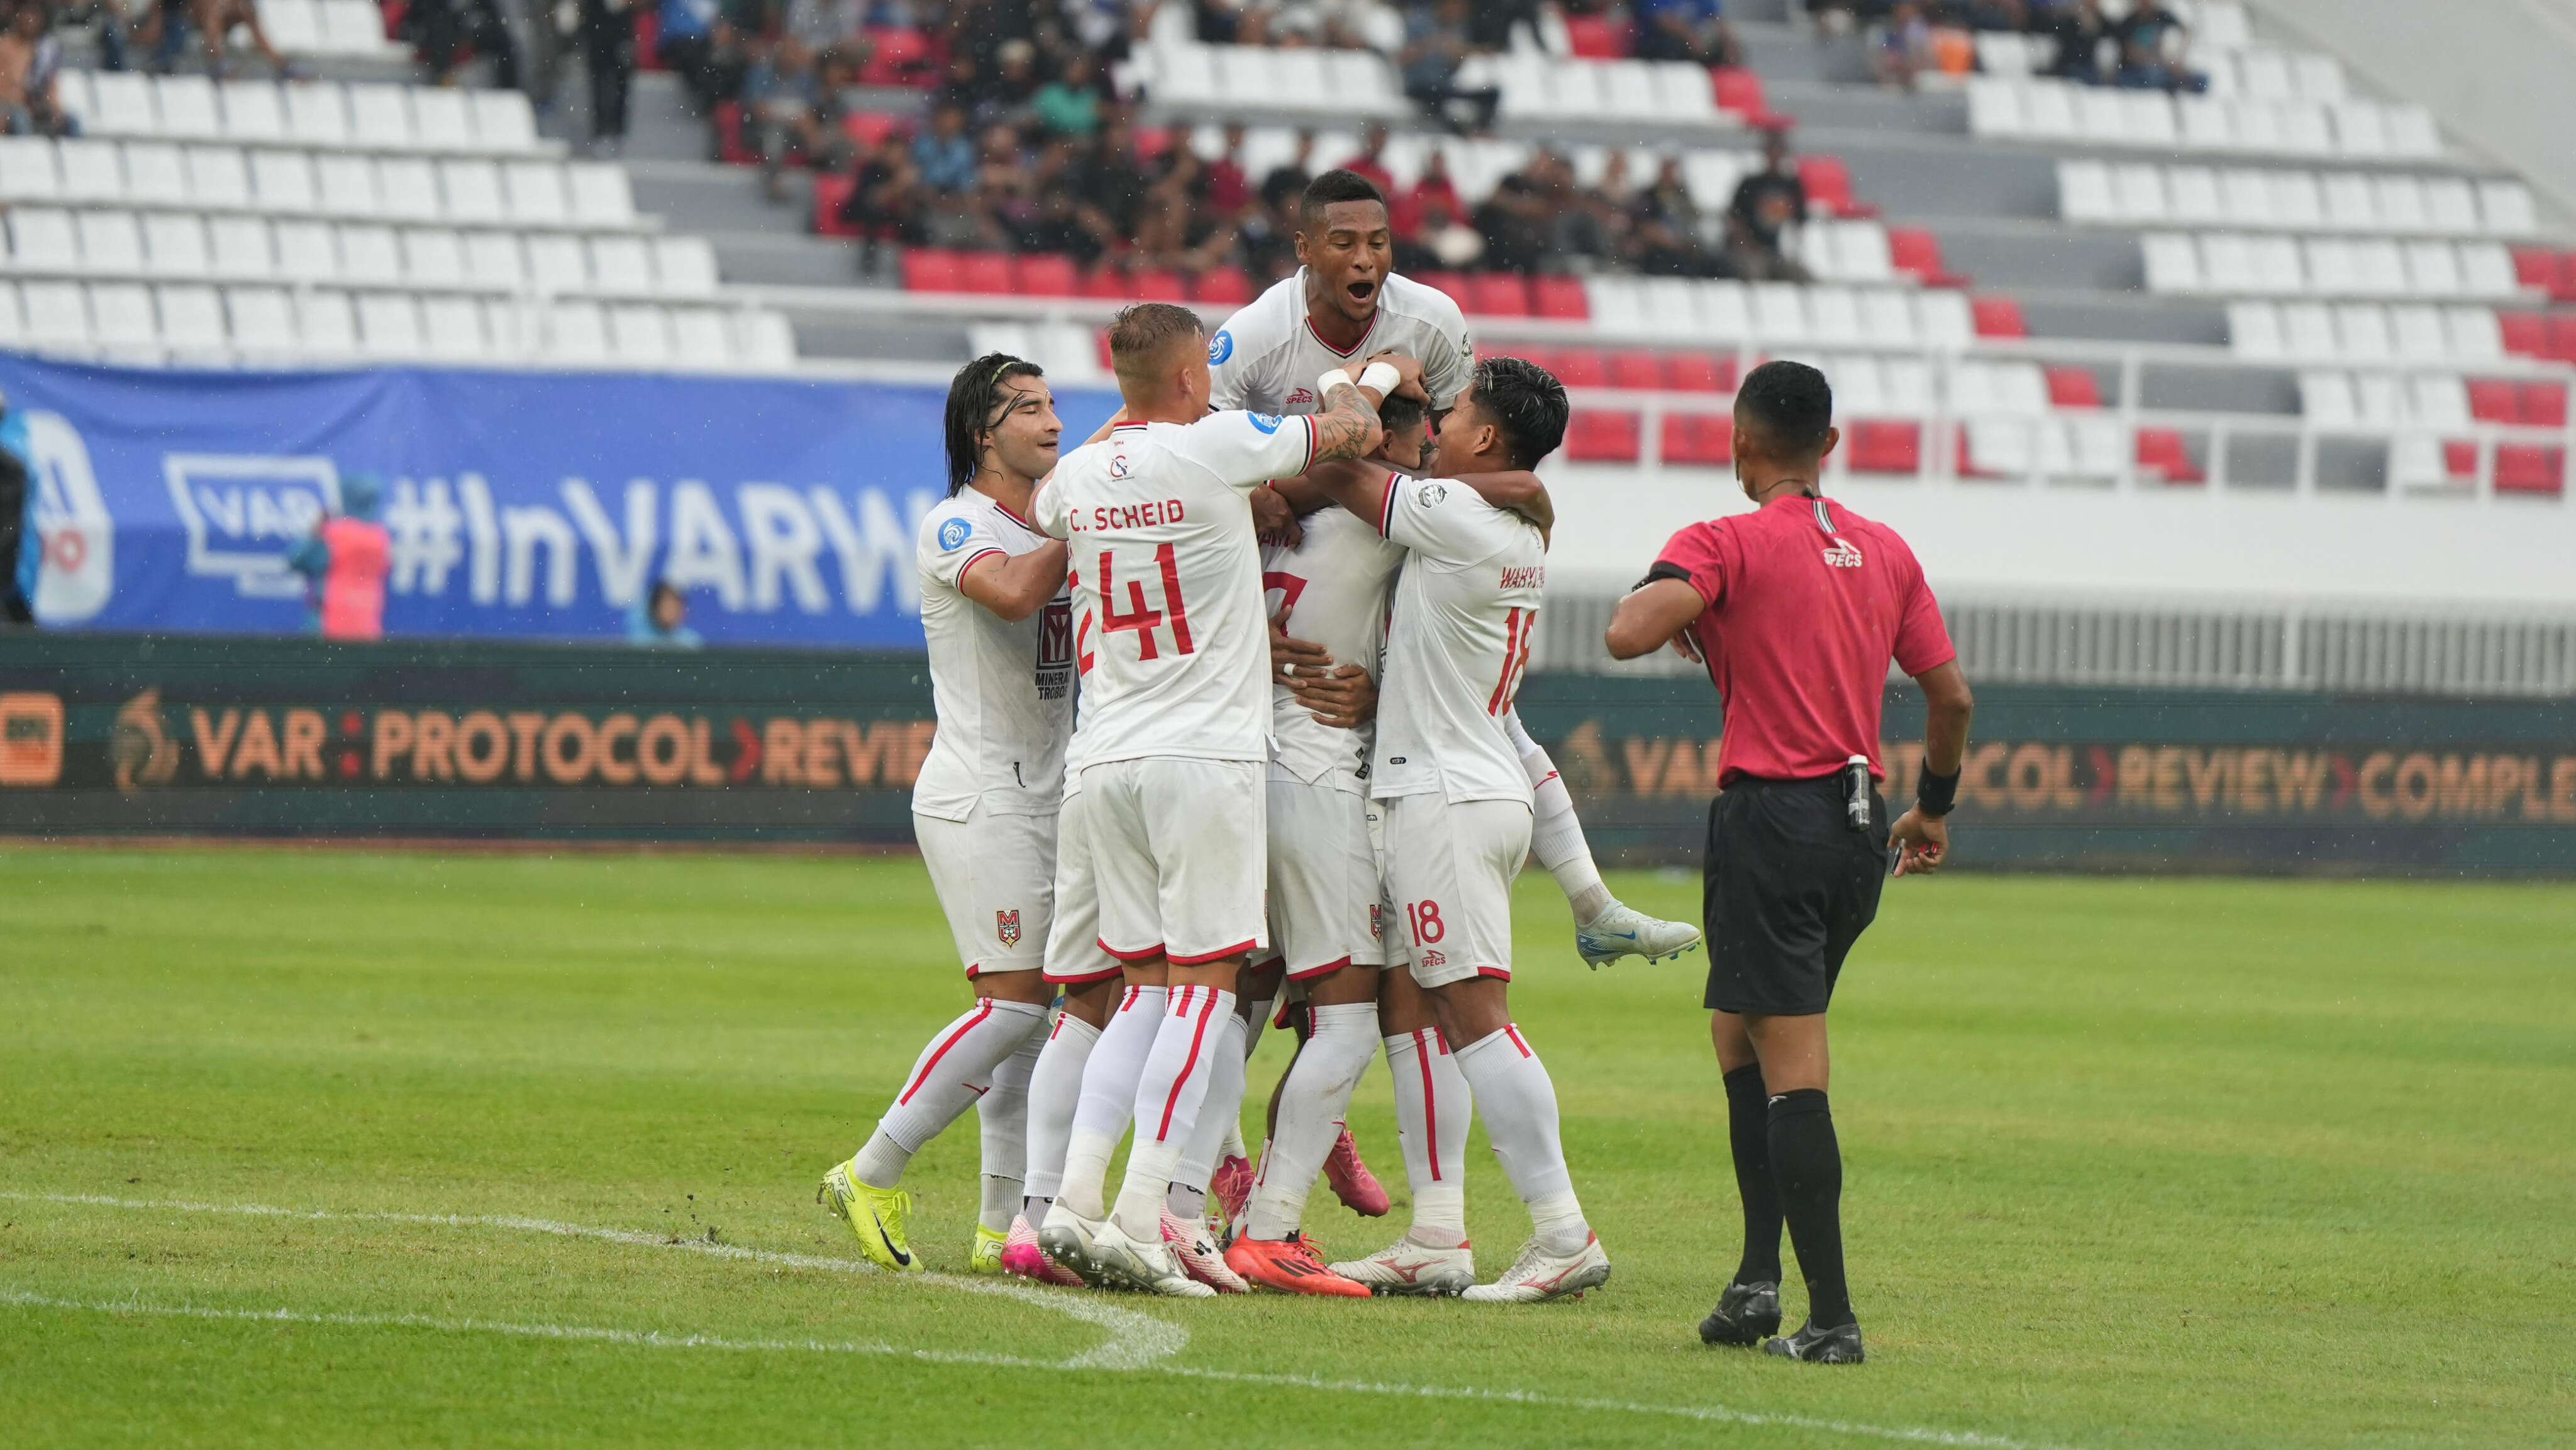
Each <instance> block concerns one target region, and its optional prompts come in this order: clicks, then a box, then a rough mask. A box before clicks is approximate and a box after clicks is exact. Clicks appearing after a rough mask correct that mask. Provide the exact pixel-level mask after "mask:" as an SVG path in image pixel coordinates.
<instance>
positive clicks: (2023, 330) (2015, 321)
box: [1968, 297, 2030, 337]
mask: <svg viewBox="0 0 2576 1450" xmlns="http://www.w3.org/2000/svg"><path fill="white" fill-rule="evenodd" d="M1968 305H1969V307H1970V309H1971V310H1972V311H1973V313H1974V315H1975V317H1976V323H1977V336H1979V337H2028V336H2030V327H2029V325H2028V324H2027V323H2025V322H2023V321H2022V315H2021V304H2020V303H2019V302H2016V301H2014V300H2013V299H2012V298H2009V297H1977V298H1972V299H1970V300H1969V304H1968Z"/></svg>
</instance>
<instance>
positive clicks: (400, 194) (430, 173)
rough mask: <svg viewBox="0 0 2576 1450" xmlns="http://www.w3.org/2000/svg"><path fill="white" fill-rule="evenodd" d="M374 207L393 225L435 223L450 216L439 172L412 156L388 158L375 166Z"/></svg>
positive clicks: (427, 163) (379, 161)
mask: <svg viewBox="0 0 2576 1450" xmlns="http://www.w3.org/2000/svg"><path fill="white" fill-rule="evenodd" d="M376 206H377V209H378V210H379V211H380V212H382V213H383V214H384V215H385V216H387V217H389V218H391V219H393V220H396V221H424V222H428V221H437V220H438V219H439V218H441V217H444V216H450V215H453V213H451V212H449V210H448V209H447V205H446V202H445V199H444V197H443V196H442V194H441V192H440V188H439V177H438V172H437V171H436V170H435V169H434V168H433V167H432V166H431V165H430V163H429V162H427V161H423V160H421V159H419V158H418V157H411V156H387V157H384V158H382V159H380V160H378V161H377V162H376Z"/></svg>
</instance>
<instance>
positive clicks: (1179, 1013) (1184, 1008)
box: [1172, 987, 1198, 1017]
mask: <svg viewBox="0 0 2576 1450" xmlns="http://www.w3.org/2000/svg"><path fill="white" fill-rule="evenodd" d="M1196 991H1198V988H1196V987H1183V988H1182V989H1181V995H1179V996H1178V997H1175V998H1173V999H1172V1015H1173V1016H1175V1017H1187V1016H1188V1015H1190V996H1191V994H1192V993H1194V992H1196Z"/></svg>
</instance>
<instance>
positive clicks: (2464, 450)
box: [2442, 439, 2478, 480]
mask: <svg viewBox="0 0 2576 1450" xmlns="http://www.w3.org/2000/svg"><path fill="white" fill-rule="evenodd" d="M2442 470H2443V471H2444V472H2446V473H2448V474H2449V475H2450V476H2451V477H2452V478H2453V479H2455V480H2462V479H2472V478H2475V477H2477V476H2478V445H2476V444H2474V443H2471V442H2469V441H2468V440H2466V439H2452V440H2450V441H2448V442H2445V443H2444V444H2443V445H2442Z"/></svg>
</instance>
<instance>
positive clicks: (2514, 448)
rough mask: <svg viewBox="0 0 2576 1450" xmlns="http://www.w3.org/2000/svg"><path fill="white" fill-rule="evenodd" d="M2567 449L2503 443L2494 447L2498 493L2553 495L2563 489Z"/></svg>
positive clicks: (2565, 478) (2564, 485) (2565, 477)
mask: <svg viewBox="0 0 2576 1450" xmlns="http://www.w3.org/2000/svg"><path fill="white" fill-rule="evenodd" d="M2566 480H2567V450H2565V449H2563V448H2535V447H2531V446H2528V445H2524V444H2510V443H2509V444H2506V445H2505V446H2503V447H2501V448H2498V449H2497V450H2496V463H2495V488H2496V492H2498V493H2545V494H2557V493H2562V492H2564V491H2565V490H2566V486H2567V484H2566Z"/></svg>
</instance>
